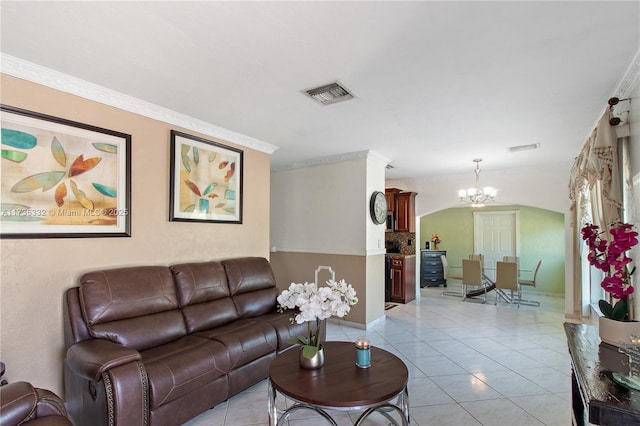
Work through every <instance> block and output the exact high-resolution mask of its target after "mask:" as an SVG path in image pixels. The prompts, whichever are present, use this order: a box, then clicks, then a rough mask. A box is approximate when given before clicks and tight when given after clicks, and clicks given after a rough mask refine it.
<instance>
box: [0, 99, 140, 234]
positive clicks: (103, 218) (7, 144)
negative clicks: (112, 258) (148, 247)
mask: <svg viewBox="0 0 640 426" xmlns="http://www.w3.org/2000/svg"><path fill="white" fill-rule="evenodd" d="M0 111H1V113H2V115H1V124H2V160H1V161H2V169H1V185H2V186H1V191H0V223H1V224H2V226H1V227H0V237H1V238H3V239H8V238H78V237H80V238H82V237H85V238H87V237H92V238H93V237H130V236H131V135H129V134H126V133H122V132H118V131H115V130H109V129H105V128H102V127H97V126H93V125H90V124H85V123H79V122H76V121H72V120H67V119H64V118H60V117H54V116H51V115H46V114H41V113H38V112H34V111H29V110H25V109H21V108H16V107H13V106H9V105H4V104H3V105H0Z"/></svg>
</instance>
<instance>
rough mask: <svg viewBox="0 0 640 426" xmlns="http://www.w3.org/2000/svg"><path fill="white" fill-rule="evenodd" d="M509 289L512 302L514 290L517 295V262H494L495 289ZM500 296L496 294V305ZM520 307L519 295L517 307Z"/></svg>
mask: <svg viewBox="0 0 640 426" xmlns="http://www.w3.org/2000/svg"><path fill="white" fill-rule="evenodd" d="M498 290H509V291H510V292H511V302H512V303H513V300H514V299H513V295H514V292H515V294H516V295H518V264H517V263H515V262H496V291H498ZM498 299H500V297H499V296H498V295H497V294H496V302H495V305H496V306H497V305H498ZM519 307H520V297H518V308H519Z"/></svg>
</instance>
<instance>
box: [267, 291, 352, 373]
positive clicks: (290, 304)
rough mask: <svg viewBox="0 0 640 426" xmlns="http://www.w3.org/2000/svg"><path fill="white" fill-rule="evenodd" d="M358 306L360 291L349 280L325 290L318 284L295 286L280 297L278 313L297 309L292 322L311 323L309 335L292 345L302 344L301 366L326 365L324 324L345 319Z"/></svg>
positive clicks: (308, 327)
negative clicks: (323, 337) (322, 329)
mask: <svg viewBox="0 0 640 426" xmlns="http://www.w3.org/2000/svg"><path fill="white" fill-rule="evenodd" d="M356 303H358V298H357V297H356V291H355V290H354V288H353V287H352V286H351V284H347V283H346V282H345V280H343V279H342V280H340V281H338V282H336V281H334V280H329V281H327V285H326V286H324V287H318V286H317V285H316V284H315V283H307V282H305V283H304V284H297V283H291V285H290V286H289V288H288V289H286V290H283V291H282V293H280V295H279V296H278V304H279V306H278V309H279V311H280V312H283V311H285V310H287V309H297V310H298V312H297V313H296V314H295V315H294V316H293V317H292V318H291V322H292V323H293V322H296V323H298V324H303V323H305V322H306V323H307V334H306V335H305V336H298V337H296V338H295V339H292V340H291V341H289V343H291V344H296V343H297V344H300V345H302V349H301V351H300V365H301V366H303V367H306V368H319V367H321V366H322V364H323V363H324V350H323V348H322V344H321V342H320V336H319V331H320V327H321V321H324V320H325V319H327V318H330V317H332V316H335V317H338V318H343V317H344V316H346V315H347V314H348V313H349V311H350V310H351V307H352V306H354V305H355V304H356Z"/></svg>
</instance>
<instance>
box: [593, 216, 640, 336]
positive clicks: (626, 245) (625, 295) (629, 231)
mask: <svg viewBox="0 0 640 426" xmlns="http://www.w3.org/2000/svg"><path fill="white" fill-rule="evenodd" d="M581 233H582V239H583V240H584V241H585V242H586V244H587V247H588V248H589V254H588V255H587V259H588V260H589V264H591V265H593V266H594V267H595V268H597V269H600V270H601V271H603V272H604V273H605V277H604V279H603V280H602V283H601V284H600V285H601V286H602V288H603V289H604V291H605V292H606V293H608V294H609V299H610V300H600V301H599V302H598V306H599V307H600V311H601V312H602V317H600V320H599V329H600V330H599V331H600V339H601V340H602V341H604V342H606V343H609V344H612V345H615V346H617V345H619V344H620V341H624V342H626V341H628V340H629V337H630V335H631V334H639V333H640V323H638V322H635V321H634V318H633V315H632V310H631V306H630V297H631V295H632V294H633V292H634V287H633V283H632V280H631V276H632V275H633V273H634V271H635V269H636V268H635V267H633V268H631V267H630V264H631V262H632V261H633V260H632V259H631V258H630V257H629V256H627V252H628V251H629V250H630V249H631V248H632V247H633V246H635V245H636V244H638V233H637V232H636V231H635V230H634V228H633V225H630V224H628V223H623V222H615V223H613V224H611V225H610V227H609V234H610V235H611V238H609V239H606V238H604V237H603V234H604V231H600V227H599V226H597V225H592V224H587V225H585V226H584V227H583V228H582V230H581Z"/></svg>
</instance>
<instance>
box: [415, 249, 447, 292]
mask: <svg viewBox="0 0 640 426" xmlns="http://www.w3.org/2000/svg"><path fill="white" fill-rule="evenodd" d="M446 255H447V251H446V250H420V288H423V287H437V286H439V285H443V286H445V287H446V286H447V280H446V279H445V277H444V268H443V267H442V258H441V257H440V256H446Z"/></svg>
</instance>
